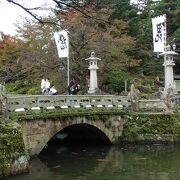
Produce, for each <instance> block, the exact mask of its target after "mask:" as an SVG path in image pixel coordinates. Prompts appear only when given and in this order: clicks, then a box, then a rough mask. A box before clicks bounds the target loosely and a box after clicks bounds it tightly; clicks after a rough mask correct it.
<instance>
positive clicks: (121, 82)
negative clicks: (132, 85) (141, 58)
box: [105, 71, 129, 93]
mask: <svg viewBox="0 0 180 180" xmlns="http://www.w3.org/2000/svg"><path fill="white" fill-rule="evenodd" d="M125 80H127V82H129V74H128V73H126V72H123V71H112V72H110V73H109V74H107V75H106V77H105V85H106V86H107V88H108V90H109V91H113V92H118V93H120V92H122V91H124V89H125ZM128 84H129V83H128Z"/></svg>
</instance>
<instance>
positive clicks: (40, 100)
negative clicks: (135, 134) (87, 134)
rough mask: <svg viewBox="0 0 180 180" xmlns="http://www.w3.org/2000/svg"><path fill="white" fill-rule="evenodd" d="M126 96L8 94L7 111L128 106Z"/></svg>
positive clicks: (128, 99) (129, 103) (128, 100)
mask: <svg viewBox="0 0 180 180" xmlns="http://www.w3.org/2000/svg"><path fill="white" fill-rule="evenodd" d="M129 106H131V101H130V98H129V97H128V96H114V95H75V96H73V95H56V96H51V95H46V96H44V95H29V96H27V95H25V96H8V97H7V109H8V112H9V113H13V112H21V111H34V110H47V109H59V108H81V107H85V108H91V107H92V108H93V107H99V108H100V107H129Z"/></svg>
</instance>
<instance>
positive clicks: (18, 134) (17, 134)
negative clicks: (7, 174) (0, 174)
mask: <svg viewBox="0 0 180 180" xmlns="http://www.w3.org/2000/svg"><path fill="white" fill-rule="evenodd" d="M20 156H26V157H28V154H27V152H26V150H25V147H24V143H23V137H22V131H21V129H20V126H19V125H17V124H12V123H11V124H6V125H5V124H1V123H0V162H1V163H0V170H3V169H5V168H6V167H9V166H11V165H12V164H13V163H14V161H15V160H17V159H18V158H19V157H20ZM28 158H29V157H28Z"/></svg>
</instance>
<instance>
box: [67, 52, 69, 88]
mask: <svg viewBox="0 0 180 180" xmlns="http://www.w3.org/2000/svg"><path fill="white" fill-rule="evenodd" d="M67 86H69V54H68V57H67Z"/></svg>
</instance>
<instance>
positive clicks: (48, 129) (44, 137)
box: [19, 115, 124, 155]
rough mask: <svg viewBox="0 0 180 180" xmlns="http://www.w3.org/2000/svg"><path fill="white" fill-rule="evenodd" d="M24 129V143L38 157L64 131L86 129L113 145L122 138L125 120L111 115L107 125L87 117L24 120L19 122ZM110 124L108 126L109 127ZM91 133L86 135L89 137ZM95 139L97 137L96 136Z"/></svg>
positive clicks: (30, 152) (31, 153)
mask: <svg viewBox="0 0 180 180" xmlns="http://www.w3.org/2000/svg"><path fill="white" fill-rule="evenodd" d="M19 123H20V124H21V125H22V128H23V138H24V143H25V146H26V148H27V150H28V151H29V154H30V155H37V154H39V153H40V152H41V150H42V149H43V148H44V146H46V144H47V143H48V142H49V141H50V140H51V139H52V138H53V137H54V136H55V135H56V134H57V133H58V132H61V131H63V129H68V128H70V130H72V128H76V127H78V128H81V130H82V129H83V128H84V130H83V131H84V132H85V129H87V130H90V133H94V134H95V133H97V134H98V135H99V136H101V137H100V138H102V139H104V140H105V139H106V140H109V141H110V142H111V143H115V141H116V140H117V139H118V138H119V137H120V136H121V134H122V130H123V124H124V120H123V119H122V118H121V117H120V116H119V115H117V116H116V115H114V116H113V115H111V116H110V117H109V119H108V120H106V123H105V122H103V121H102V120H93V119H92V120H90V119H87V118H86V117H74V118H67V119H63V120H59V119H58V118H57V119H53V120H27V121H26V120H23V121H20V122H19ZM107 124H108V126H107ZM90 133H89V134H88V133H86V134H87V135H88V136H89V135H90ZM94 138H95V136H94Z"/></svg>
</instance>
